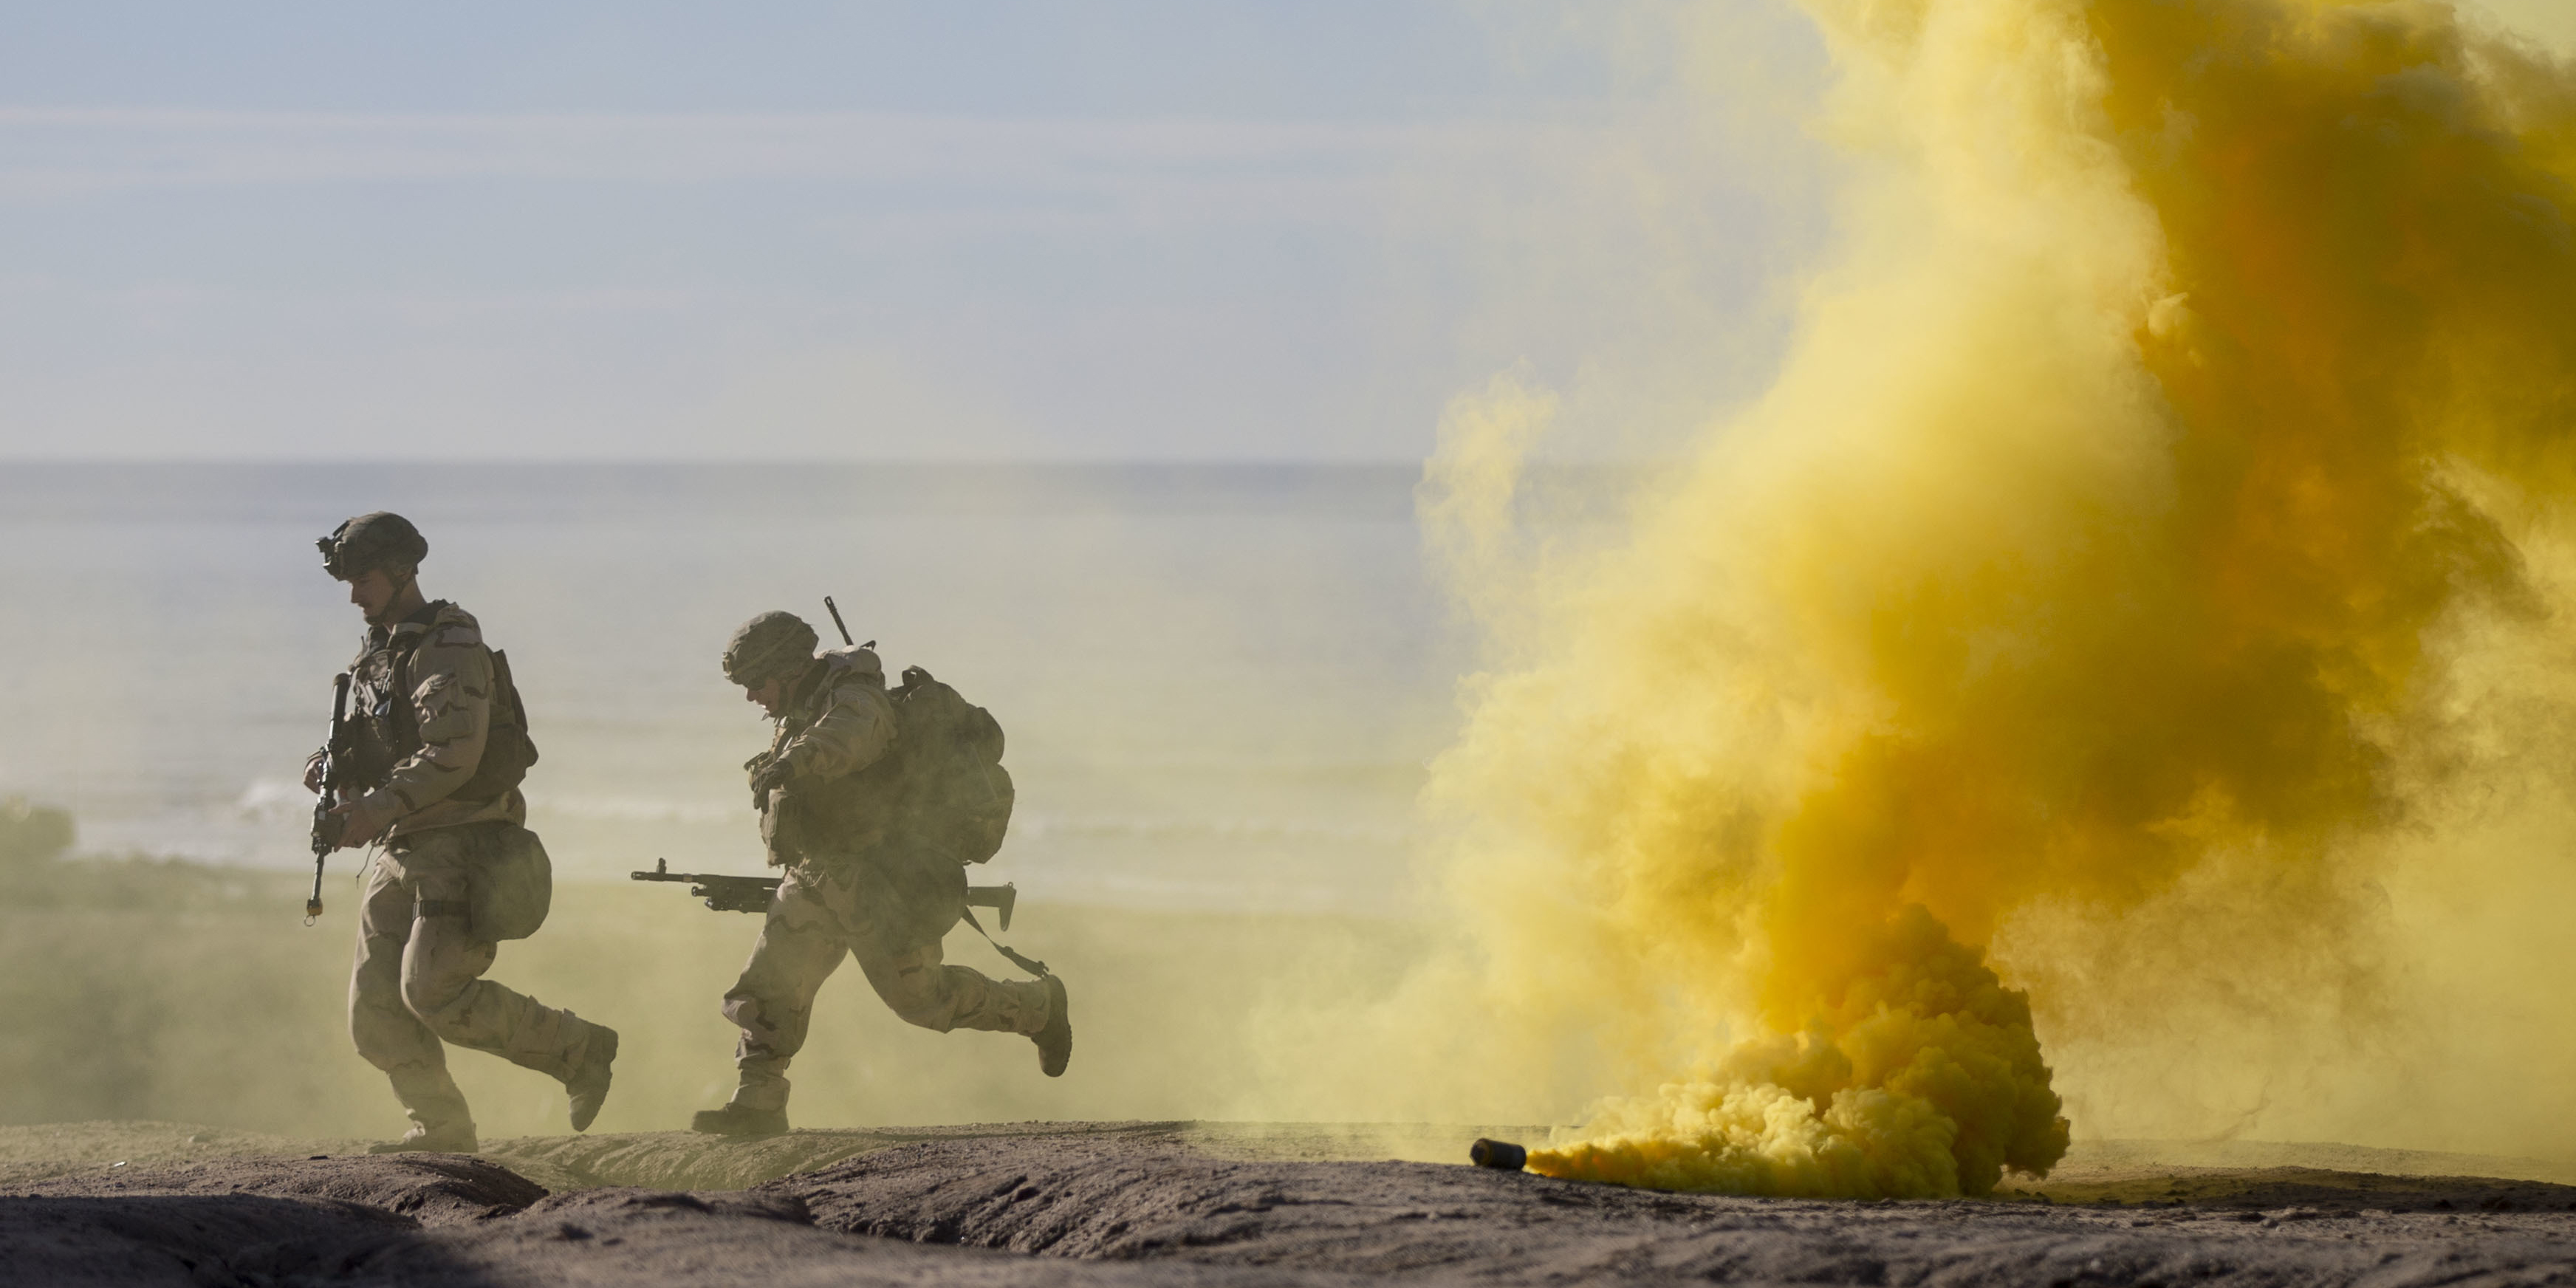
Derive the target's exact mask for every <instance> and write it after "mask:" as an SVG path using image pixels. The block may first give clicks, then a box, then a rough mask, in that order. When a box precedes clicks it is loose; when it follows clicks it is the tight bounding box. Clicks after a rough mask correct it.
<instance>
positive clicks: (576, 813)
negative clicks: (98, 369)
mask: <svg viewBox="0 0 2576 1288" xmlns="http://www.w3.org/2000/svg"><path fill="white" fill-rule="evenodd" d="M1417 475H1418V470H1417V469H1416V467H1413V466H1410V465H1351V466H1338V465H1296V466H1287V465H1278V466H1272V465H1098V466H1088V465H1086V466H1045V467H1019V466H964V465H857V464H832V465H691V464H649V465H645V464H617V465H593V464H469V465H434V466H415V465H384V464H363V465H361V464H331V465H292V464H277V465H268V464H220V465H205V464H12V465H7V466H0V605H5V609H0V795H12V794H19V795H25V796H28V797H31V798H34V799H37V800H39V801H44V802H49V803H57V804H61V805H65V806H68V807H70V808H71V809H73V810H74V811H75V812H76V814H77V817H78V820H79V826H80V829H81V848H82V849H84V850H87V851H92V852H116V851H139V852H147V853H156V854H167V855H178V856H186V857H191V858H197V859H203V860H211V861H218V862H225V863H237V864H247V865H255V866H262V867H274V866H298V865H301V864H304V863H307V862H309V858H308V857H307V854H306V851H305V848H304V839H303V838H304V831H305V827H306V823H307V817H308V812H309V809H310V797H308V796H306V795H305V794H304V793H303V792H302V790H301V789H300V788H299V787H297V786H296V784H295V781H294V780H295V777H296V775H297V773H298V771H299V769H300V767H301V765H302V762H303V759H304V757H305V755H306V754H307V753H308V752H310V751H311V750H312V749H313V747H314V746H315V745H317V744H318V743H319V742H320V740H321V737H322V735H323V732H324V727H325V725H326V723H327V718H328V714H329V698H330V677H331V676H332V674H333V673H334V672H335V671H336V670H338V669H339V668H340V667H341V666H342V665H344V664H345V663H346V662H347V660H348V659H349V657H350V655H351V654H352V653H353V652H354V651H355V648H356V645H357V641H358V637H359V634H360V632H361V630H362V628H363V623H362V621H361V620H360V618H359V616H358V613H357V610H356V609H354V608H352V607H351V606H350V605H349V604H348V603H347V602H346V599H345V591H344V589H343V588H342V587H340V586H339V585H338V584H337V583H334V582H332V581H331V580H330V579H329V578H328V577H326V576H325V575H324V574H323V573H322V571H321V566H320V560H319V556H318V555H317V554H316V553H315V551H314V548H313V542H314V539H315V538H316V537H319V536H321V535H323V534H325V533H327V532H328V531H330V529H331V528H332V527H333V526H334V525H335V524H337V523H338V522H339V520H340V519H342V518H344V517H346V516H347V515H349V514H352V513H356V512H360V511H365V510H373V509H393V510H397V511H400V512H402V513H403V514H405V515H407V516H409V517H410V518H412V519H413V520H414V521H415V522H417V523H418V524H419V525H420V526H421V528H422V530H423V531H424V532H425V533H426V534H427V536H428V538H429V541H430V555H429V558H428V560H427V561H426V562H425V563H424V565H423V567H422V570H421V583H422V586H423V589H424V590H425V591H426V592H427V593H428V594H430V595H432V596H433V597H438V598H447V599H453V600H456V601H457V602H459V603H461V604H462V605H464V606H465V607H466V608H467V609H468V610H470V611H472V612H473V613H475V614H476V615H477V616H478V617H480V618H481V620H482V622H483V625H484V628H485V631H486V634H487V637H488V638H489V639H490V640H491V641H492V642H493V643H494V644H495V645H497V646H499V647H501V648H504V649H506V650H508V652H509V655H510V660H511V665H512V669H513V671H514V673H515V675H516V677H517V679H518V683H519V685H520V688H521V691H522V693H523V695H524V696H525V697H526V699H527V702H528V705H529V708H530V713H531V723H532V725H533V728H534V732H535V735H536V740H537V742H538V745H539V747H540V750H541V752H542V755H543V759H542V760H541V762H540V763H539V764H538V765H537V766H536V768H535V769H534V770H533V771H532V772H531V774H530V777H529V781H528V783H527V787H526V790H527V793H528V797H529V802H530V812H531V818H530V824H531V826H533V827H535V828H536V829H537V830H538V831H539V832H540V833H542V834H543V835H544V837H545V838H546V843H547V848H548V850H549V851H550V852H551V853H552V854H553V856H554V858H555V861H556V864H557V866H558V868H559V870H561V871H562V872H563V873H564V874H565V875H567V876H568V877H574V878H613V877H616V876H618V875H621V874H623V873H624V872H626V871H627V870H629V869H633V868H637V867H649V866H651V864H652V862H653V860H654V859H656V858H667V859H669V860H670V862H671V864H672V866H673V868H674V869H680V870H718V871H735V872H751V871H755V870H757V869H758V867H759V864H760V855H759V849H758V840H757V835H756V830H755V825H754V817H753V813H752V810H751V808H750V805H749V802H748V799H747V796H746V793H745V791H744V788H743V775H742V772H741V769H740V765H741V762H742V761H743V759H744V758H745V757H747V756H749V755H751V754H752V753H753V752H754V751H757V750H759V749H760V748H761V747H762V746H764V745H765V744H766V740H767V729H768V725H767V724H766V722H765V721H764V720H763V719H762V718H761V717H760V714H759V712H758V711H757V709H756V708H754V707H752V706H750V705H749V704H747V703H746V702H744V701H743V697H742V693H741V691H740V690H739V689H735V688H733V687H731V686H729V685H728V684H727V683H726V682H725V680H724V678H723V676H722V674H721V672H720V670H719V668H718V664H717V657H718V654H719V653H720V652H721V650H722V647H723V643H724V639H725V637H726V635H727V634H728V633H729V632H730V631H731V630H732V629H733V627H734V626H735V625H736V624H737V623H738V622H740V621H741V620H742V619H744V618H746V617H748V616H750V615H752V614H753V613H755V612H759V611H761V610H764V609H770V608H786V609H789V610H792V611H795V612H797V613H799V614H801V615H804V616H805V617H806V618H807V619H808V620H809V621H812V622H814V623H815V625H816V627H817V629H818V630H820V631H823V632H824V633H825V634H826V635H827V637H828V636H829V633H830V624H829V621H828V619H827V618H826V617H825V616H824V614H823V610H822V599H823V596H824V595H826V594H829V595H833V596H835V597H836V598H837V599H838V600H839V602H840V604H841V606H842V610H843V612H844V614H845V615H846V616H847V617H848V618H849V620H850V627H851V629H852V630H853V631H854V632H856V633H857V634H858V635H859V637H860V638H861V639H875V640H877V641H878V642H879V647H880V652H881V653H882V654H883V656H884V658H885V660H886V663H887V666H888V669H889V671H894V670H899V669H901V668H902V667H905V666H910V665H920V666H924V667H926V668H928V669H929V670H931V671H933V672H934V673H936V674H937V675H938V676H939V677H940V678H942V679H944V680H947V681H949V682H950V683H953V684H955V685H956V686H957V687H958V688H959V689H961V690H962V691H963V692H965V693H966V694H967V695H968V696H969V697H970V698H971V699H973V700H975V701H977V702H979V703H982V704H984V705H985V706H987V707H989V708H990V709H991V710H992V711H993V712H994V714H995V715H996V716H997V717H998V718H999V719H1000V720H1001V722H1002V724H1003V727H1004V729H1005V730H1006V731H1007V734H1008V739H1009V752H1008V755H1007V757H1006V760H1005V763H1006V764H1007V765H1009V766H1010V768H1011V770H1012V772H1013V774H1014V776H1015V778H1016V780H1017V782H1018V785H1019V791H1020V802H1019V810H1018V814H1017V816H1016V821H1015V824H1014V826H1013V829H1012V834H1011V839H1010V840H1009V842H1008V843H1007V844H1006V845H1005V846H1004V848H1003V850H1002V852H1001V854H1000V855H999V856H997V858H996V859H995V860H994V862H993V863H992V864H991V865H990V868H989V869H988V870H987V871H988V873H989V876H990V878H991V879H996V880H1005V879H1007V880H1013V881H1016V882H1017V883H1018V884H1019V886H1020V888H1021V890H1022V892H1023V893H1024V894H1026V895H1029V896H1030V897H1033V898H1040V899H1049V900H1061V901H1067V902H1081V903H1092V904H1105V905H1114V906H1127V907H1139V908H1193V907H1204V908H1228V909H1243V910H1339V911H1361V912H1366V911H1377V910H1398V909H1400V908H1401V907H1402V906H1404V905H1405V904H1406V902H1407V900H1408V898H1409V895H1408V891H1409V888H1410V887H1409V880H1408V874H1409V870H1410V864H1411V859H1412V857H1413V855H1414V853H1415V851H1416V849H1417V847H1418V845H1419V842H1420V840H1421V833H1420V825H1419V824H1418V823H1417V821H1416V816H1415V811H1414V797H1415V795H1416V793H1417V791H1418V790H1419V787H1420V785H1421V782H1422V778H1423V773H1424V768H1423V766H1424V763H1425V761H1426V759H1427V758H1428V757H1430V756H1431V755H1433V754H1435V753H1436V752H1437V751H1438V750H1439V749H1440V748H1441V747H1442V746H1443V745H1445V743H1446V742H1447V740H1448V738H1449V737H1450V736H1451V734H1452V733H1453V732H1454V730H1455V728H1456V724H1457V716H1456V710H1455V703H1454V698H1453V692H1454V688H1455V684H1456V678H1457V676H1458V675H1459V674H1460V673H1461V671H1462V670H1463V669H1464V665H1465V659H1466V657H1467V656H1468V653H1469V645H1468V642H1467V641H1466V640H1465V639H1464V637H1463V633H1462V632H1461V631H1460V629H1459V628H1458V627H1457V626H1456V625H1454V623H1453V621H1452V619H1451V616H1450V613H1449V611H1448V609H1447V607H1446V605H1445V603H1444V601H1443V600H1442V598H1441V596H1440V594H1439V592H1438V589H1437V587H1436V586H1435V585H1433V584H1432V581H1431V579H1430V578H1429V576H1428V575H1427V574H1426V572H1425V570H1424V563H1423V559H1422V557H1421V553H1420V549H1419V537H1418V533H1417V531H1416V527H1415V523H1414V518H1413V506H1412V489H1413V485H1414V481H1415V479H1416V477H1417ZM356 866H357V863H356V860H355V859H354V857H353V856H350V855H348V854H342V855H339V856H335V857H334V859H333V869H332V870H333V871H334V872H335V873H338V874H342V875H344V876H345V875H346V874H348V873H350V872H352V871H354V869H355V868H356ZM674 897H677V896H676V895H675V896H674Z"/></svg>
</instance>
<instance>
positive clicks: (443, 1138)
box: [367, 1123, 480, 1154]
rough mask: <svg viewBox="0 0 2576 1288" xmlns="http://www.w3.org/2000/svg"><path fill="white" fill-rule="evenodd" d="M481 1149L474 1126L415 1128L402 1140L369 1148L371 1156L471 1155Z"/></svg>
mask: <svg viewBox="0 0 2576 1288" xmlns="http://www.w3.org/2000/svg"><path fill="white" fill-rule="evenodd" d="M479 1147H480V1142H478V1141H476V1140H475V1139H474V1124H472V1123H465V1124H463V1125H461V1126H460V1125H453V1124H451V1125H449V1126H445V1127H414V1128H412V1129H411V1130H410V1131H407V1132H404V1133H403V1134H402V1139H401V1140H380V1141H377V1142H376V1143H375V1144H373V1145H369V1146H367V1152H368V1153H370V1154H471V1153H473V1152H474V1151H475V1150H476V1149H477V1148H479Z"/></svg>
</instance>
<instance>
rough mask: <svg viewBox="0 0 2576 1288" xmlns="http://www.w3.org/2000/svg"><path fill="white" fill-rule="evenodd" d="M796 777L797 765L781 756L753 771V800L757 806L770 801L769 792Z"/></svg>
mask: <svg viewBox="0 0 2576 1288" xmlns="http://www.w3.org/2000/svg"><path fill="white" fill-rule="evenodd" d="M795 777H796V766H795V765H794V764H792V763H790V762H789V761H788V759H787V758H786V757H785V756H780V757H778V758H777V759H775V760H772V761H770V762H769V763H768V764H766V765H762V766H761V767H760V768H758V769H755V770H753V771H752V774H751V800H752V804H753V805H755V806H759V805H766V804H768V803H769V794H770V793H771V792H773V791H776V790H777V789H779V788H781V787H785V786H786V785H787V784H788V782H789V781H790V780H792V779H794V778H795Z"/></svg>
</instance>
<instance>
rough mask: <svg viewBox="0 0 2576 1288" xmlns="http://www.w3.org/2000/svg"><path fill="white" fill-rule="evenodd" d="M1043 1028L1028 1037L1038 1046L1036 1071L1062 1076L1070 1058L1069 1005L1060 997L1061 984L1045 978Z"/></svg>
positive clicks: (1062, 983) (1071, 1031) (1062, 987)
mask: <svg viewBox="0 0 2576 1288" xmlns="http://www.w3.org/2000/svg"><path fill="white" fill-rule="evenodd" d="M1046 988H1047V1022H1046V1027H1045V1028H1042V1029H1039V1030H1038V1031H1037V1032H1035V1033H1032V1034H1030V1035H1029V1040H1030V1041H1032V1042H1035V1043H1037V1044H1038V1070H1039V1071H1040V1072H1042V1073H1044V1074H1046V1076H1048V1077H1050V1078H1061V1077H1063V1076H1064V1066H1065V1065H1066V1064H1067V1063H1068V1062H1070V1061H1071V1060H1072V1059H1073V1011H1072V1003H1071V1002H1069V1001H1067V1000H1066V998H1065V995H1064V981H1063V980H1060V979H1057V978H1056V977H1055V976H1053V975H1049V976H1047V977H1046Z"/></svg>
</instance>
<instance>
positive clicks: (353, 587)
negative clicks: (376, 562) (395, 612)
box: [349, 568, 396, 626]
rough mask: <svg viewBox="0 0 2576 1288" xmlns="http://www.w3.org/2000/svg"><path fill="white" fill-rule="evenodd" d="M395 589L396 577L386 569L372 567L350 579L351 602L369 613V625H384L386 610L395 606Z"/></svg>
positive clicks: (363, 611)
mask: <svg viewBox="0 0 2576 1288" xmlns="http://www.w3.org/2000/svg"><path fill="white" fill-rule="evenodd" d="M395 590H396V587H395V586H394V579H393V578H392V577H389V576H387V575H386V574H385V570H384V569H382V568H375V569H370V570H368V571H366V572H362V573H359V574H358V575H357V576H355V577H351V578H350V579H349V602H350V603H352V604H356V605H357V606H358V611H359V612H362V613H365V614H366V615H367V624H368V625H370V626H377V625H382V624H383V622H384V618H385V610H386V609H388V608H391V607H393V603H394V594H395Z"/></svg>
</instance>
